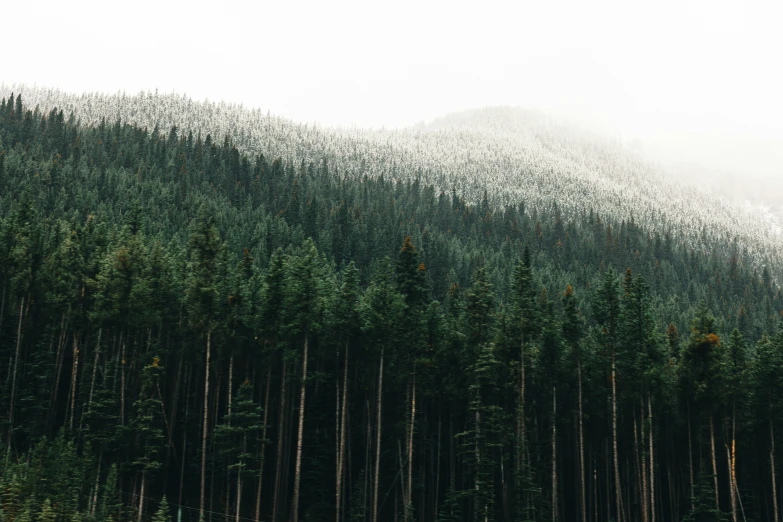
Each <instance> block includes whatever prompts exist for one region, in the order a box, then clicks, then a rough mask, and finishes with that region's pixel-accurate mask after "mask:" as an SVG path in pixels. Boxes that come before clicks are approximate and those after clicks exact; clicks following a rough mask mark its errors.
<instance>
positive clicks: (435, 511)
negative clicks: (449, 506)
mask: <svg viewBox="0 0 783 522" xmlns="http://www.w3.org/2000/svg"><path fill="white" fill-rule="evenodd" d="M441 422H442V421H441V418H440V413H438V453H437V456H436V457H435V501H434V502H433V506H432V511H433V516H432V520H437V519H438V500H439V498H440V491H439V489H440V448H441V446H440V445H441Z"/></svg>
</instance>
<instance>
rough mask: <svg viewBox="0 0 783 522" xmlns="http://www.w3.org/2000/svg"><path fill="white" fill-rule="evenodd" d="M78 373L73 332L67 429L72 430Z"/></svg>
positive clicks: (76, 349) (77, 340)
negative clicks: (69, 409) (69, 412)
mask: <svg viewBox="0 0 783 522" xmlns="http://www.w3.org/2000/svg"><path fill="white" fill-rule="evenodd" d="M78 375H79V337H78V336H77V335H76V332H74V334H73V369H72V370H71V415H70V418H69V420H68V430H69V431H71V432H72V431H73V414H74V409H76V378H77V377H78Z"/></svg>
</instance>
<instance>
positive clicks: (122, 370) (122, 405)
mask: <svg viewBox="0 0 783 522" xmlns="http://www.w3.org/2000/svg"><path fill="white" fill-rule="evenodd" d="M126 337H127V336H126ZM120 338H122V334H120ZM126 342H127V341H122V342H121V343H120V346H121V348H120V350H121V352H122V355H121V357H122V366H121V368H120V425H121V426H125V344H126ZM207 346H209V337H207ZM207 361H209V349H207ZM207 367H209V362H207ZM204 400H206V399H204ZM205 436H206V435H205Z"/></svg>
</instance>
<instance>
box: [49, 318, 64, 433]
mask: <svg viewBox="0 0 783 522" xmlns="http://www.w3.org/2000/svg"><path fill="white" fill-rule="evenodd" d="M65 332H66V328H65V312H63V316H62V319H61V320H60V335H59V337H58V339H57V355H56V356H55V361H54V366H55V370H54V387H53V388H52V393H51V395H50V396H49V415H48V417H47V420H46V425H47V432H48V431H49V430H48V426H49V421H50V420H53V421H54V422H56V412H57V393H58V390H59V388H60V373H61V371H62V349H63V344H64V343H65ZM53 416H54V417H55V418H54V419H52V417H53Z"/></svg>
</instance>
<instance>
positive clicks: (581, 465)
mask: <svg viewBox="0 0 783 522" xmlns="http://www.w3.org/2000/svg"><path fill="white" fill-rule="evenodd" d="M576 373H577V384H578V388H579V390H578V392H579V486H580V488H581V495H580V499H581V508H582V522H587V508H586V498H585V439H584V430H583V428H582V362H581V360H579V359H577V361H576Z"/></svg>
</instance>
